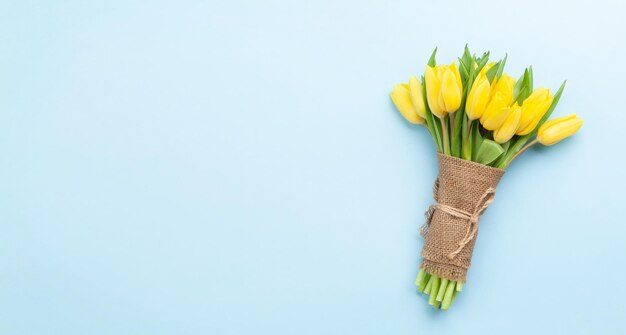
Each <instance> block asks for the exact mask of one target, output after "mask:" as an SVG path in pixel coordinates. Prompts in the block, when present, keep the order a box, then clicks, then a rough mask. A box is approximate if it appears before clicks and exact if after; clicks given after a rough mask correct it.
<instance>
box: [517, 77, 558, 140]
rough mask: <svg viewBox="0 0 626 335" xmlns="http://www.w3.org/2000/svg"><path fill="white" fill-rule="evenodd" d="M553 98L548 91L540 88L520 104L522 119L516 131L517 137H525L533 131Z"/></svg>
mask: <svg viewBox="0 0 626 335" xmlns="http://www.w3.org/2000/svg"><path fill="white" fill-rule="evenodd" d="M553 100H554V97H553V96H552V94H550V90H548V89H546V88H543V87H540V88H538V89H536V90H534V91H533V92H532V93H531V94H530V95H529V96H528V98H526V100H524V101H523V102H522V118H521V119H520V124H519V127H518V129H517V135H526V134H529V133H530V132H531V131H533V130H535V128H536V127H537V124H538V123H539V121H540V120H541V118H542V117H543V116H544V114H546V112H547V111H548V108H550V105H552V101H553Z"/></svg>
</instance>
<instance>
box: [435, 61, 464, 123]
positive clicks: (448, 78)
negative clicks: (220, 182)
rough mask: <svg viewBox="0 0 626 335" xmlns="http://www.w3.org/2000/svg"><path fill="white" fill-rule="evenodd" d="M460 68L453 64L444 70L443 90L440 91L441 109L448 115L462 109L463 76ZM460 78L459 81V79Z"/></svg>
mask: <svg viewBox="0 0 626 335" xmlns="http://www.w3.org/2000/svg"><path fill="white" fill-rule="evenodd" d="M455 69H456V72H457V73H458V68H456V65H455V64H454V63H453V64H452V65H450V66H448V67H446V69H445V70H443V75H442V78H441V89H440V91H439V107H441V109H443V110H444V111H446V112H448V113H454V112H456V110H457V109H459V107H461V98H462V96H463V84H462V83H461V75H460V74H458V76H457V73H455V71H454V70H455ZM457 77H458V79H457Z"/></svg>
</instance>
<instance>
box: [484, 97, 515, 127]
mask: <svg viewBox="0 0 626 335" xmlns="http://www.w3.org/2000/svg"><path fill="white" fill-rule="evenodd" d="M509 101H510V99H509V97H508V95H507V94H506V93H503V92H497V93H496V95H495V96H494V97H493V98H492V99H491V101H489V104H488V105H487V108H485V112H484V113H483V115H482V116H481V117H480V123H481V124H482V125H483V127H485V129H487V130H496V129H498V128H500V126H502V124H503V123H504V120H506V118H507V117H508V116H509V114H510V112H511V107H510V106H509V104H510V102H509Z"/></svg>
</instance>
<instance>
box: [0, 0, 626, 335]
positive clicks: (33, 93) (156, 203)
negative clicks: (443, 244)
mask: <svg viewBox="0 0 626 335" xmlns="http://www.w3.org/2000/svg"><path fill="white" fill-rule="evenodd" d="M435 3H436V2H435V1H430V2H426V3H423V4H420V3H418V2H417V1H402V2H386V1H380V2H373V1H357V0H350V1H335V0H323V1H220V2H201V1H169V2H167V1H124V2H117V1H102V2H100V3H99V4H97V3H88V2H86V1H56V2H52V1H50V2H47V1H12V2H8V1H2V2H1V4H0V157H1V158H0V159H1V162H0V185H1V187H0V334H19V335H28V334H118V335H119V334H489V333H495V332H496V331H500V332H502V333H504V332H506V333H508V334H557V333H560V334H594V333H595V334H600V333H619V332H620V330H621V332H623V329H624V327H625V326H626V319H624V315H626V308H625V304H626V285H625V283H626V270H625V269H624V264H625V263H626V261H625V259H626V246H625V245H626V224H625V219H624V215H623V209H624V201H625V200H626V192H625V191H624V187H625V186H626V183H625V182H624V172H623V171H624V163H625V162H624V148H625V147H626V140H625V137H624V136H625V134H626V132H625V131H624V129H625V124H626V111H625V110H624V99H625V97H626V94H625V93H624V92H625V89H626V87H625V86H626V85H625V84H624V83H625V79H624V78H625V77H626V67H625V66H624V59H625V55H626V46H625V44H624V43H623V38H624V36H625V35H626V25H625V23H624V18H623V14H624V12H625V10H626V8H625V7H624V5H623V3H621V2H620V1H612V2H611V1H603V0H599V1H593V2H591V3H589V4H585V5H583V4H578V3H576V2H562V3H552V2H548V1H525V2H515V3H512V4H504V3H503V2H500V1H493V2H486V1H459V2H458V3H455V4H453V3H449V4H445V5H443V4H442V5H436V4H435ZM466 42H467V43H469V45H470V47H471V48H472V50H473V51H475V52H481V51H483V50H487V49H489V50H491V51H492V54H493V56H495V57H502V56H504V54H505V53H506V52H508V54H509V62H508V65H509V66H508V68H507V70H508V71H509V72H510V73H512V74H514V75H515V76H518V75H519V74H520V73H521V71H522V69H523V67H524V66H526V65H529V64H532V65H533V67H534V69H535V74H536V75H535V83H536V84H538V85H545V86H547V87H550V88H552V89H553V90H554V89H556V88H557V87H558V85H559V84H560V83H561V81H562V80H563V79H568V85H567V88H566V91H565V94H564V95H563V97H562V99H561V103H560V104H559V107H558V109H557V110H556V112H555V114H554V115H565V114H569V113H573V112H576V113H579V114H580V116H581V117H582V118H584V119H585V122H586V123H585V125H584V127H583V129H582V130H581V132H580V133H579V134H577V135H576V136H575V137H574V138H572V139H568V140H566V141H564V142H563V143H561V144H559V145H558V146H557V147H552V148H547V149H539V150H532V151H530V152H529V153H527V154H525V155H524V156H523V158H521V159H520V160H519V161H516V162H515V163H514V164H513V166H512V167H511V169H510V170H509V171H508V172H507V174H506V176H505V178H504V180H503V181H502V183H501V184H500V187H499V189H498V195H497V198H496V201H495V203H493V205H492V206H491V207H490V208H489V210H488V211H487V213H486V215H485V216H484V219H483V220H482V222H481V223H482V226H481V232H480V237H479V239H478V244H477V246H476V250H475V255H474V256H475V257H474V262H473V267H472V269H471V271H470V274H469V282H468V283H467V285H466V286H465V288H464V291H463V293H462V295H460V296H459V297H458V299H457V301H456V302H455V305H454V306H453V309H452V310H451V311H450V312H448V313H442V312H438V311H434V310H432V309H431V308H430V307H429V306H428V304H427V303H426V300H425V298H424V297H422V296H418V295H417V294H416V288H415V286H414V285H413V281H414V279H415V275H416V273H417V265H418V262H419V256H418V255H419V251H420V248H421V246H422V240H421V239H420V238H419V237H418V233H417V228H418V226H419V225H420V224H421V223H422V221H423V216H422V213H423V211H424V210H425V209H426V207H427V206H428V205H429V204H430V203H431V198H430V196H431V195H430V187H431V183H432V181H433V179H434V177H435V174H436V170H435V168H436V163H435V153H434V150H433V145H432V143H431V140H430V138H429V136H428V135H427V133H426V131H425V130H424V129H423V128H419V127H411V126H409V125H408V124H407V123H406V122H404V120H403V119H402V118H401V117H400V116H399V115H398V113H397V112H396V111H395V109H394V108H393V106H392V105H391V103H390V101H389V97H388V92H389V91H390V89H391V87H392V85H393V84H395V83H398V82H401V81H406V80H407V79H408V76H409V75H410V74H419V73H421V72H422V71H423V68H424V64H425V62H426V60H427V58H428V56H429V55H430V52H431V50H432V49H433V48H434V47H435V46H439V49H440V52H439V57H438V60H439V61H440V62H446V63H447V62H450V61H452V60H453V59H454V57H456V56H458V55H460V53H461V51H462V48H463V46H464V45H465V43H466Z"/></svg>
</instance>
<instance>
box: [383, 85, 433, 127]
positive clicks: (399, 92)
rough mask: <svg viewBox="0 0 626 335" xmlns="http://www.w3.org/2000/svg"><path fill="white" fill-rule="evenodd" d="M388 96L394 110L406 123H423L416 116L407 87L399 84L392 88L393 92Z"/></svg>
mask: <svg viewBox="0 0 626 335" xmlns="http://www.w3.org/2000/svg"><path fill="white" fill-rule="evenodd" d="M389 96H391V100H392V101H393V103H394V104H395V105H396V108H398V111H400V114H402V116H404V118H405V119H407V121H409V122H411V123H412V124H420V123H424V119H423V118H422V117H420V116H419V115H418V114H417V112H416V111H415V107H414V106H413V102H412V101H411V94H410V92H409V85H407V84H400V85H396V86H394V87H393V92H391V93H390V94H389Z"/></svg>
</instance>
